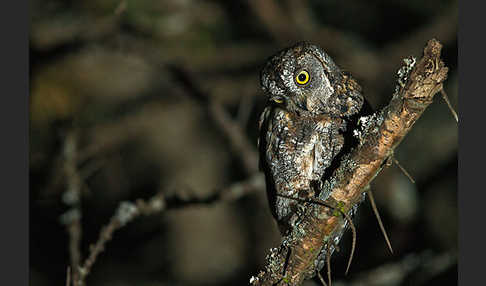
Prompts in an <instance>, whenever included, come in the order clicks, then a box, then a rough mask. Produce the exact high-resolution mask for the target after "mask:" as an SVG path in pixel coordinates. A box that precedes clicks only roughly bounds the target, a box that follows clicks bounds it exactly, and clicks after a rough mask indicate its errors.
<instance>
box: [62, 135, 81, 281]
mask: <svg viewBox="0 0 486 286" xmlns="http://www.w3.org/2000/svg"><path fill="white" fill-rule="evenodd" d="M77 151H78V147H77V134H76V132H75V131H74V130H70V131H69V132H68V133H67V135H66V138H65V141H64V147H63V156H64V174H65V176H66V191H65V192H64V194H63V201H64V203H65V204H66V205H68V206H69V207H70V209H69V210H68V211H67V212H65V213H64V214H62V215H61V217H60V220H61V223H63V224H64V225H66V229H67V232H68V235H69V256H70V264H71V271H70V272H72V280H73V285H74V286H77V285H79V284H77V281H78V277H79V271H78V269H79V264H80V262H81V259H82V257H81V250H80V249H81V236H82V228H81V198H80V197H81V185H82V180H81V176H80V174H79V172H78V169H77Z"/></svg>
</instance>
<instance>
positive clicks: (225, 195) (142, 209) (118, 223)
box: [77, 173, 265, 285]
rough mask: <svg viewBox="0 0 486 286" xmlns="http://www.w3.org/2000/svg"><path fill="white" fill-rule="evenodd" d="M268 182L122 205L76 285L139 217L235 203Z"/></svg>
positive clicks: (257, 177) (250, 181)
mask: <svg viewBox="0 0 486 286" xmlns="http://www.w3.org/2000/svg"><path fill="white" fill-rule="evenodd" d="M264 188H265V180H264V177H263V174H260V173H257V174H255V175H253V176H251V177H250V178H248V179H247V180H244V181H241V182H237V183H234V184H232V185H231V186H229V187H227V188H223V189H221V190H218V191H216V192H215V193H214V194H212V195H209V196H207V197H203V198H189V199H181V198H179V197H177V196H175V197H172V198H165V197H164V195H163V193H162V192H160V193H158V194H156V195H155V196H153V197H152V198H150V199H149V200H143V199H138V200H136V201H135V202H121V203H120V205H119V206H118V209H117V211H116V213H115V215H113V216H112V218H111V219H110V221H109V223H108V224H107V225H105V226H103V227H102V228H101V231H100V234H99V237H98V240H97V241H96V242H95V244H94V245H92V246H91V247H90V253H89V255H88V257H87V258H86V260H85V261H84V263H83V264H82V266H81V267H79V269H80V271H79V273H80V276H79V278H78V279H79V280H78V283H79V284H77V285H83V284H84V281H85V279H86V277H87V276H88V274H89V273H90V272H91V269H92V267H93V264H94V263H95V262H96V259H97V257H98V256H99V254H101V253H102V252H103V251H104V249H105V245H106V243H107V242H108V241H110V240H111V239H112V237H113V234H114V233H115V231H116V230H118V229H120V228H121V227H123V226H124V225H126V224H127V223H128V222H131V221H132V220H134V219H135V218H137V217H139V216H140V215H152V214H156V213H160V212H162V211H164V210H169V209H178V208H182V207H190V206H195V205H211V204H213V203H217V202H223V201H233V200H236V199H238V198H241V197H242V196H245V195H247V194H248V193H250V192H254V191H263V190H264Z"/></svg>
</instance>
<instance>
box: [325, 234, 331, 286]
mask: <svg viewBox="0 0 486 286" xmlns="http://www.w3.org/2000/svg"><path fill="white" fill-rule="evenodd" d="M331 243H332V242H328V243H327V249H326V265H327V282H328V283H329V286H331V283H332V280H331Z"/></svg>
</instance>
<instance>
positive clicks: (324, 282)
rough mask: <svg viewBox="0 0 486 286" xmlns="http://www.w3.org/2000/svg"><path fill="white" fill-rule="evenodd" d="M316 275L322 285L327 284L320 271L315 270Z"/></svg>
mask: <svg viewBox="0 0 486 286" xmlns="http://www.w3.org/2000/svg"><path fill="white" fill-rule="evenodd" d="M317 277H319V280H320V281H321V284H322V285H324V286H327V283H326V281H324V277H322V274H321V272H320V271H317Z"/></svg>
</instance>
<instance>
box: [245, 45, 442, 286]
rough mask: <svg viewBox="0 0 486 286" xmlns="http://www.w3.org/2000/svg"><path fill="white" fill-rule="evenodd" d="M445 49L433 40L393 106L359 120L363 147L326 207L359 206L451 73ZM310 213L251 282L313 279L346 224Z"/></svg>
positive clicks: (335, 182)
mask: <svg viewBox="0 0 486 286" xmlns="http://www.w3.org/2000/svg"><path fill="white" fill-rule="evenodd" d="M441 48H442V45H441V44H440V43H439V42H438V41H437V40H435V39H432V40H430V41H429V42H428V44H427V46H426V47H425V49H424V55H423V57H422V59H420V61H418V62H417V63H416V64H415V61H414V60H409V62H408V63H407V66H405V67H404V68H402V69H400V71H401V72H399V74H400V79H399V83H400V85H399V88H398V89H397V92H396V93H395V94H394V96H393V98H392V100H391V101H390V103H389V105H388V106H386V107H385V108H384V109H382V110H381V111H379V112H377V113H376V114H374V115H373V116H370V117H367V118H362V119H361V122H362V127H363V130H361V131H360V132H361V134H360V138H361V140H360V145H359V146H358V147H357V148H355V149H353V150H352V151H351V153H350V154H349V156H347V157H346V158H344V159H343V160H342V162H341V165H340V166H339V168H338V169H337V170H336V172H335V173H334V174H333V175H332V177H331V178H330V179H329V180H328V181H327V182H326V183H325V184H324V190H323V192H326V191H330V197H329V199H328V200H327V201H328V205H331V206H332V205H337V206H339V208H340V209H341V210H343V211H344V212H348V211H350V210H351V208H352V207H354V206H355V205H357V204H358V203H359V202H360V201H361V199H362V195H363V192H364V191H365V187H366V186H368V185H369V183H370V182H371V181H372V180H373V179H374V178H375V177H376V175H378V173H379V172H380V171H381V169H382V166H383V165H384V162H385V161H386V159H387V158H388V157H389V156H390V155H392V154H393V151H394V149H395V148H396V147H397V146H398V144H399V143H400V142H401V141H402V139H403V138H404V136H405V135H406V134H407V133H408V132H409V131H410V129H411V128H412V126H413V124H414V123H415V122H416V120H417V119H418V118H419V117H420V115H421V114H422V113H423V112H424V110H425V109H426V108H427V106H428V105H429V104H430V103H432V100H433V97H434V95H435V94H436V93H437V92H438V91H440V89H441V87H442V83H443V81H444V80H445V79H446V77H447V71H448V69H447V67H445V66H444V63H443V62H442V61H441V60H440V51H441ZM314 210H315V211H314ZM308 214H309V215H308V216H306V217H305V218H302V222H301V224H300V225H301V229H299V230H298V231H294V232H293V233H292V234H290V235H289V236H288V237H284V239H283V243H282V245H281V246H280V247H279V248H278V249H272V250H271V254H270V255H269V256H268V259H267V260H268V261H267V266H266V268H265V271H262V272H260V273H259V275H258V277H252V279H251V283H252V284H253V285H273V284H276V285H287V284H289V285H300V284H301V283H302V281H303V280H304V279H305V278H308V277H312V276H314V275H315V271H316V268H315V263H314V262H315V260H316V259H317V257H318V255H319V253H320V251H321V249H322V247H323V246H324V245H326V243H325V242H327V241H329V240H330V239H333V238H334V237H335V235H336V234H337V233H338V232H339V231H341V230H342V228H343V225H344V223H345V220H343V219H341V218H340V217H338V216H335V215H333V213H332V209H330V208H327V207H324V206H321V205H314V206H313V211H309V213H308ZM289 251H290V254H289ZM287 255H288V256H289V257H288V259H286V256H287Z"/></svg>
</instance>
